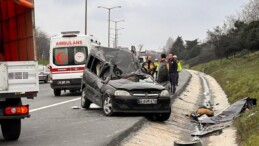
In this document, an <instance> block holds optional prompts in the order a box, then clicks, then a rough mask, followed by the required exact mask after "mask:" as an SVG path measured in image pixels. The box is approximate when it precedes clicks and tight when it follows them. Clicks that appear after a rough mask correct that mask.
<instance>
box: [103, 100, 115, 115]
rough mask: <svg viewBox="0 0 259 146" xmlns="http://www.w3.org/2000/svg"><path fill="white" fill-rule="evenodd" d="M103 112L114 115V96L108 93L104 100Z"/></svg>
mask: <svg viewBox="0 0 259 146" xmlns="http://www.w3.org/2000/svg"><path fill="white" fill-rule="evenodd" d="M103 112H104V114H105V115H106V116H113V115H114V112H113V107H112V98H111V97H110V96H109V95H106V96H105V97H104V100H103Z"/></svg>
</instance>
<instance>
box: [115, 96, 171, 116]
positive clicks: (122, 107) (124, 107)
mask: <svg viewBox="0 0 259 146" xmlns="http://www.w3.org/2000/svg"><path fill="white" fill-rule="evenodd" d="M139 99H157V103H156V104H140V103H139ZM170 109H171V98H170V97H155V98H139V97H118V96H115V97H114V98H113V110H114V112H122V113H126V112H127V113H168V112H170Z"/></svg>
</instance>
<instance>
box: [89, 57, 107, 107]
mask: <svg viewBox="0 0 259 146" xmlns="http://www.w3.org/2000/svg"><path fill="white" fill-rule="evenodd" d="M103 65H104V62H103V61H101V60H100V59H98V58H95V59H94V62H93V64H92V67H91V71H92V73H93V74H92V75H93V76H92V81H93V82H92V83H91V84H90V86H91V87H90V88H91V89H92V93H93V96H92V98H93V100H94V101H95V103H96V104H98V105H101V104H102V100H101V97H102V92H101V88H102V86H103V82H102V79H101V78H100V74H101V70H102V67H103Z"/></svg>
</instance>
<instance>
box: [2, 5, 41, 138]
mask: <svg viewBox="0 0 259 146" xmlns="http://www.w3.org/2000/svg"><path fill="white" fill-rule="evenodd" d="M33 7H34V5H33V0H0V124H1V129H2V133H3V136H4V138H5V139H6V140H17V139H18V138H19V136H20V131H21V119H23V118H26V117H30V114H29V105H23V104H22V100H21V99H22V98H23V97H25V98H31V99H32V98H34V97H35V96H36V95H37V93H38V91H39V80H38V69H37V68H38V62H37V49H36V44H35V42H36V40H35V23H34V8H33Z"/></svg>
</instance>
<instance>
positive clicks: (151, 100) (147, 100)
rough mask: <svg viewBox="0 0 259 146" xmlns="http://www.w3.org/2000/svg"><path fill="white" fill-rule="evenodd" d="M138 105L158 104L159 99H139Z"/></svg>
mask: <svg viewBox="0 0 259 146" xmlns="http://www.w3.org/2000/svg"><path fill="white" fill-rule="evenodd" d="M138 104H157V99H138Z"/></svg>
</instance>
